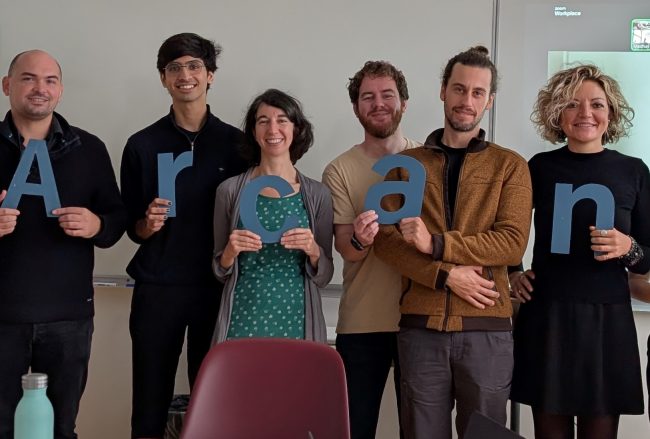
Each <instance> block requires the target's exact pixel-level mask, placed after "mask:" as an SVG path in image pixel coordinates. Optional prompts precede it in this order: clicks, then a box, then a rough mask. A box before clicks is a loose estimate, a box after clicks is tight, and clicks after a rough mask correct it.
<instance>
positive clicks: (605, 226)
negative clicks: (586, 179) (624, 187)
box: [551, 183, 615, 255]
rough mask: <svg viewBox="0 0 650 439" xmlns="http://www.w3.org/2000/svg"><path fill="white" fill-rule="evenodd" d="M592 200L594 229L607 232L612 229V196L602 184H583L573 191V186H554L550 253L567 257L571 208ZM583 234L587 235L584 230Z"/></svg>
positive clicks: (569, 244)
mask: <svg viewBox="0 0 650 439" xmlns="http://www.w3.org/2000/svg"><path fill="white" fill-rule="evenodd" d="M585 199H589V200H593V201H594V202H595V203H596V228H597V229H601V230H609V229H612V228H613V227H614V209H615V205H614V195H613V194H612V191H610V190H609V189H608V188H607V187H605V186H603V185H602V184H595V183H591V184H585V185H584V186H580V187H579V188H577V189H576V190H575V191H573V185H572V184H567V183H556V184H555V202H554V203H553V234H552V237H551V253H559V254H565V255H568V254H569V252H570V251H571V226H572V224H571V223H572V218H573V206H574V205H575V204H576V203H577V202H578V201H580V200H585ZM585 233H588V231H587V230H585Z"/></svg>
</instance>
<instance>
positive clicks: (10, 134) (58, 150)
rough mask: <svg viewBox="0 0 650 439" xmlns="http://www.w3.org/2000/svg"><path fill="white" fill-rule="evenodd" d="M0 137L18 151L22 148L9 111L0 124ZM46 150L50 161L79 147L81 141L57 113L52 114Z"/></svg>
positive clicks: (20, 138)
mask: <svg viewBox="0 0 650 439" xmlns="http://www.w3.org/2000/svg"><path fill="white" fill-rule="evenodd" d="M0 136H1V137H2V138H4V139H5V140H7V141H9V142H10V143H11V144H12V145H14V146H16V148H18V149H22V147H23V141H24V139H23V137H22V136H21V135H20V133H19V132H18V129H17V128H16V125H15V124H14V120H13V117H12V115H11V110H9V111H7V114H6V115H5V119H4V120H3V121H2V122H0ZM45 142H46V143H47V149H48V151H49V152H50V157H51V158H52V159H55V158H58V157H60V156H61V155H63V154H65V153H66V152H68V151H70V150H72V149H74V148H76V147H77V146H79V145H81V140H80V139H79V136H78V135H77V133H76V132H75V131H74V130H73V129H72V127H71V126H70V124H69V123H68V122H67V121H66V120H65V119H64V118H63V116H61V115H60V114H59V113H56V112H54V114H53V115H52V123H51V125H50V131H49V132H48V134H47V137H46V138H45Z"/></svg>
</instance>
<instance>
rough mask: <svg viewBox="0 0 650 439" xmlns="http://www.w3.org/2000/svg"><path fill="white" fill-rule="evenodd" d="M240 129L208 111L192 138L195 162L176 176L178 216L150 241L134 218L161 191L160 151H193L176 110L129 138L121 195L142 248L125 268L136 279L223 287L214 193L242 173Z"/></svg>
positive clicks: (132, 234) (139, 216)
mask: <svg viewBox="0 0 650 439" xmlns="http://www.w3.org/2000/svg"><path fill="white" fill-rule="evenodd" d="M241 140H242V134H241V131H239V130H238V129H237V128H235V127H233V126H230V125H228V124H226V123H224V122H222V121H221V120H219V119H218V118H217V117H215V116H214V115H212V114H211V113H210V108H209V107H208V119H207V121H206V122H205V124H204V125H203V127H202V128H201V130H200V131H199V133H198V135H197V136H196V138H195V140H194V145H193V150H194V157H193V162H192V163H193V164H192V166H191V167H187V168H185V169H183V170H181V171H180V172H179V173H178V175H177V176H176V217H174V218H169V219H167V220H166V221H165V225H164V226H163V228H162V229H161V230H160V231H158V232H156V233H154V234H153V235H152V236H151V237H149V238H148V239H146V240H142V239H141V238H140V237H139V236H137V235H136V233H135V225H136V222H137V221H138V220H140V219H142V218H144V216H145V212H146V210H147V206H148V205H149V203H151V201H153V199H154V198H156V197H157V196H158V170H157V165H158V163H157V156H158V154H159V153H169V152H171V153H173V154H174V159H176V158H177V157H178V156H179V155H180V154H181V153H183V152H186V151H190V150H191V149H192V145H191V142H190V139H189V138H188V135H187V134H186V133H185V132H183V131H182V130H181V129H180V128H179V127H178V126H177V125H176V123H175V121H174V118H173V112H171V111H170V113H169V114H168V115H167V116H165V117H163V118H162V119H160V120H158V121H157V122H155V123H154V124H153V125H150V126H148V127H147V128H145V129H143V130H142V131H139V132H138V133H136V134H134V135H133V136H131V137H130V138H129V140H128V141H127V143H126V147H125V148H124V153H123V155H122V169H121V187H122V198H123V199H124V203H125V204H126V207H127V211H128V216H129V219H128V225H127V233H128V235H129V237H130V238H131V239H132V240H133V241H134V242H136V243H138V244H140V247H139V249H138V251H137V252H136V254H135V256H134V257H133V259H132V260H131V262H130V263H129V265H128V267H127V272H128V273H129V275H131V276H132V277H133V278H134V279H135V280H136V281H138V282H145V283H153V284H161V285H203V286H212V285H213V286H214V287H215V288H220V284H219V283H218V282H217V281H216V279H215V278H214V275H213V274H212V265H211V264H212V252H213V246H214V240H213V225H212V224H213V223H212V220H213V215H214V196H215V193H216V189H217V186H218V185H219V184H220V183H221V182H222V181H224V180H225V179H227V178H229V177H231V176H233V175H237V174H240V173H241V172H243V171H244V170H245V169H246V164H245V163H244V161H243V160H242V159H241V158H240V157H239V154H238V150H237V149H238V146H239V144H240V143H241Z"/></svg>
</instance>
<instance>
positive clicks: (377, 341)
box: [336, 332, 402, 439]
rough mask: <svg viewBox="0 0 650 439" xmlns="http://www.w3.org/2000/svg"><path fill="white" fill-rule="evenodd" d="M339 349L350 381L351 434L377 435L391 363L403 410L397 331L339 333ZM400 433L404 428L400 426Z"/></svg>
mask: <svg viewBox="0 0 650 439" xmlns="http://www.w3.org/2000/svg"><path fill="white" fill-rule="evenodd" d="M336 350H337V351H338V352H339V354H340V355H341V358H342V359H343V364H344V365H345V375H346V379H347V383H348V402H349V406H350V437H351V438H352V439H374V437H375V433H376V431H377V422H378V420H379V408H380V406H381V397H382V395H383V393H384V387H385V385H386V379H387V378H388V373H389V372H390V368H391V366H394V370H393V377H394V384H395V393H396V395H397V412H398V418H399V412H400V400H401V398H400V367H399V359H398V357H397V333H396V332H371V333H363V334H338V335H337V336H336ZM400 437H402V432H401V428H400Z"/></svg>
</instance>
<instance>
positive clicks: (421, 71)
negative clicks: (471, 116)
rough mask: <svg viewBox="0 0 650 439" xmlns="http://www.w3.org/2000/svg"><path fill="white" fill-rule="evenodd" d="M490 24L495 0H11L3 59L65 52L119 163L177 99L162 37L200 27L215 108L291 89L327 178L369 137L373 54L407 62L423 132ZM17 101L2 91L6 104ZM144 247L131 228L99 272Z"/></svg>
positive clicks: (312, 164) (78, 99) (83, 108)
mask: <svg viewBox="0 0 650 439" xmlns="http://www.w3.org/2000/svg"><path fill="white" fill-rule="evenodd" d="M460 17H462V20H461V19H460ZM491 26H492V1H481V2H476V1H472V0H454V1H445V2H433V1H430V0H412V1H409V2H402V3H400V4H399V5H398V4H397V3H395V2H392V1H388V0H358V1H347V0H330V1H321V2H316V1H313V0H276V1H272V2H262V1H254V0H216V1H215V0H187V1H185V2H182V3H178V2H177V1H172V0H159V1H156V2H151V1H143V0H140V1H132V0H112V1H110V2H87V1H83V0H60V1H57V2H56V5H48V6H47V7H46V8H44V7H43V5H42V3H41V2H40V1H38V0H23V1H20V2H8V1H7V2H3V5H2V14H0V68H6V67H8V65H9V61H10V60H11V59H12V58H13V56H14V55H15V54H17V53H18V52H20V51H23V50H27V49H31V48H42V49H45V50H48V51H50V52H51V53H52V54H53V55H54V56H55V57H57V58H58V60H59V61H60V63H61V65H62V67H63V75H64V84H65V91H64V95H63V101H62V102H61V104H60V106H59V110H60V112H61V113H62V114H63V115H64V116H65V117H67V118H68V119H69V120H70V121H71V122H72V123H73V124H75V125H78V126H80V127H82V128H84V129H87V130H88V131H90V132H93V133H95V134H97V135H98V136H99V137H100V138H101V139H103V140H104V141H105V142H106V144H107V146H108V148H109V151H110V154H111V158H112V160H113V164H114V165H115V168H116V169H117V168H119V162H120V158H121V152H122V148H123V147H124V144H125V143H126V140H127V138H128V136H129V135H130V134H132V133H134V132H136V131H137V130H140V129H142V128H143V127H145V126H147V125H148V124H150V123H152V122H153V121H155V120H157V119H158V118H160V117H161V116H162V115H164V114H165V113H166V112H167V111H168V109H169V105H170V99H169V97H168V96H167V94H166V91H165V90H164V89H163V87H162V86H161V84H160V81H159V76H158V72H157V71H156V69H155V60H156V53H157V51H158V48H159V47H160V44H161V43H162V41H163V40H164V39H165V38H166V37H168V36H170V35H172V34H174V33H178V32H187V31H191V32H197V33H199V34H201V35H203V36H205V37H209V38H211V39H215V40H216V41H217V42H219V43H221V44H222V46H223V48H224V51H223V54H222V57H221V59H220V61H219V63H218V64H219V70H218V71H217V73H216V78H215V82H214V85H213V87H212V88H211V89H210V92H209V93H208V95H209V96H208V100H209V104H210V105H211V108H212V110H213V112H214V113H215V114H217V115H218V116H219V117H221V118H222V119H223V120H225V121H226V122H229V123H231V124H234V125H240V122H241V120H242V116H243V114H244V111H245V108H246V107H247V105H248V103H249V101H250V100H251V99H252V97H253V96H254V95H256V94H258V93H259V92H261V91H264V90H265V89H267V88H269V87H275V88H280V89H283V90H286V91H288V92H290V93H292V94H293V95H295V96H296V97H297V98H298V99H300V100H301V101H302V103H303V105H304V109H305V112H306V114H307V115H308V116H309V117H310V119H311V121H312V122H313V123H314V126H315V137H316V141H315V145H314V148H313V150H312V151H310V152H309V153H308V154H307V155H306V156H305V157H304V158H303V159H301V161H300V163H299V164H298V167H299V168H300V169H301V170H302V171H304V172H305V173H306V174H307V175H309V176H312V177H316V178H320V175H321V173H322V170H323V168H324V167H325V165H326V164H327V163H328V162H329V161H330V160H331V159H333V158H334V157H336V156H337V155H338V154H340V153H341V152H343V151H345V150H346V149H348V148H349V147H350V146H352V145H353V144H355V143H358V142H359V141H361V140H362V136H363V131H362V128H361V126H360V125H359V123H358V122H357V120H356V118H355V117H354V115H353V113H352V110H351V106H350V102H349V99H348V96H347V90H346V88H345V87H346V84H347V80H348V78H349V77H350V76H352V74H353V73H354V72H355V71H357V70H358V69H359V68H360V67H361V66H362V65H363V63H364V62H365V61H366V60H368V59H386V60H389V61H391V62H393V63H395V65H397V66H398V67H399V68H401V69H402V70H403V71H404V73H405V75H406V78H407V80H408V83H409V88H410V91H411V99H410V100H409V108H408V110H407V113H406V115H405V117H404V119H403V127H404V132H405V133H406V135H408V136H409V137H412V138H414V139H418V140H422V139H424V137H425V136H426V135H427V134H428V132H430V131H431V130H432V129H433V128H434V127H436V126H439V125H440V124H441V123H442V113H441V105H440V104H439V100H438V90H439V73H440V70H441V68H442V63H443V62H444V61H445V60H446V59H448V58H449V56H451V55H452V54H454V53H456V52H458V51H460V50H462V49H465V48H467V47H469V46H471V45H474V44H476V43H482V44H484V45H487V46H489V45H490V42H491V37H492V33H491V31H492V27H491ZM2 66H4V67H2ZM7 106H8V101H7V100H6V99H1V100H0V113H4V111H5V110H6V109H7ZM133 251H134V246H133V245H132V244H131V243H130V242H129V241H128V240H127V239H126V238H125V239H123V240H122V241H121V242H120V243H119V244H118V245H117V246H116V247H114V248H112V249H109V250H105V251H104V250H102V251H98V252H97V268H96V273H98V274H113V275H120V274H124V270H125V267H126V264H127V263H128V261H129V259H130V257H131V255H132V253H133ZM335 282H337V283H340V275H339V274H338V273H337V278H336V279H335Z"/></svg>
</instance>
